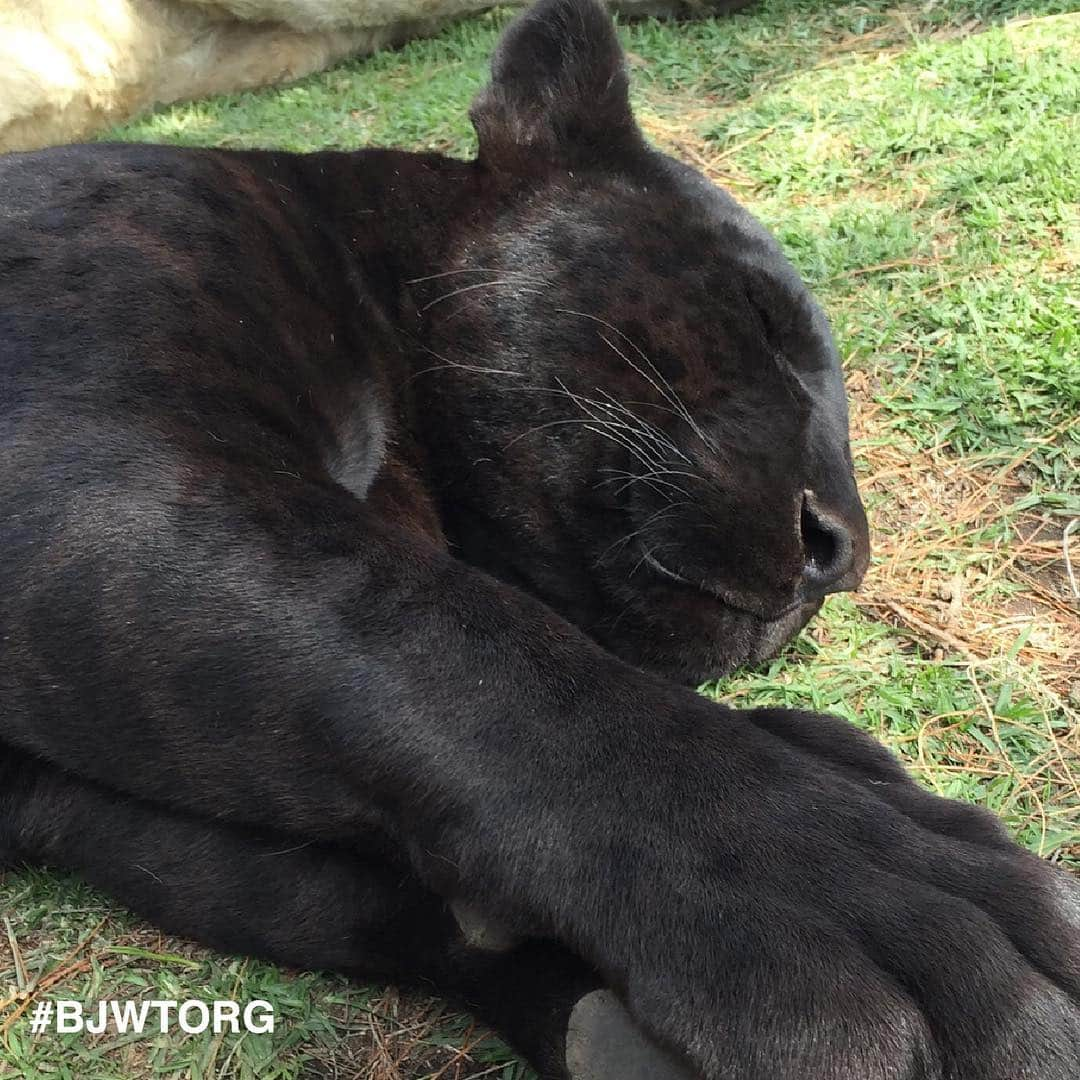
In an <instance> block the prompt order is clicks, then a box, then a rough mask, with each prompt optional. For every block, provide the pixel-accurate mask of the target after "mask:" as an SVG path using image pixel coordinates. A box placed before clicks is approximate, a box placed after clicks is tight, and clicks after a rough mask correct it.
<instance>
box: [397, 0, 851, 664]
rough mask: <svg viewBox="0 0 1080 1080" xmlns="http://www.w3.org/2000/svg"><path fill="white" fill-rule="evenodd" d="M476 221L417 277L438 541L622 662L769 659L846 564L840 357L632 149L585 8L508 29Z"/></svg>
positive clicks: (661, 166)
mask: <svg viewBox="0 0 1080 1080" xmlns="http://www.w3.org/2000/svg"><path fill="white" fill-rule="evenodd" d="M492 67H493V79H492V82H491V84H490V86H489V87H488V88H487V89H486V90H485V91H484V92H483V93H482V94H481V95H480V97H479V98H478V100H477V101H476V103H475V105H474V107H473V111H472V116H473V120H474V123H475V125H476V129H477V132H478V135H479V142H480V152H479V155H478V159H477V162H476V164H475V172H474V175H473V178H474V182H475V185H476V188H477V191H478V193H479V197H478V200H477V205H478V206H479V207H480V210H479V211H478V212H476V213H475V214H473V215H471V216H470V217H469V219H468V220H466V221H463V222H462V223H461V224H460V226H459V228H458V234H457V236H458V238H457V241H456V242H455V245H454V248H453V255H452V258H451V260H450V263H449V266H448V268H447V269H446V270H445V271H443V272H441V273H440V274H439V275H438V276H437V277H431V278H428V279H426V280H423V281H418V282H416V283H415V285H414V288H415V290H416V291H415V302H416V307H417V311H418V313H419V315H420V318H421V325H422V327H423V333H424V335H425V351H424V353H423V355H422V357H421V363H422V365H423V367H424V370H425V374H424V375H423V376H422V377H418V379H417V381H416V385H417V387H418V389H419V393H420V395H421V408H423V410H424V417H425V421H424V422H425V426H426V427H427V426H428V425H430V445H429V447H428V449H429V453H430V455H431V461H432V467H433V470H434V473H435V479H436V483H437V485H438V487H439V489H440V492H441V499H442V507H443V513H444V517H445V520H446V526H447V531H448V534H449V535H450V537H451V538H452V540H453V541H454V542H455V544H456V545H457V547H458V549H459V552H460V554H461V555H462V557H464V558H465V559H467V560H469V561H471V562H473V563H475V564H477V565H479V566H482V567H484V568H486V569H488V570H490V571H491V572H493V573H495V574H497V575H499V576H501V577H503V578H505V579H507V580H509V581H512V582H514V583H516V584H519V585H521V586H523V587H524V588H526V589H528V590H529V591H530V592H532V593H534V594H536V595H537V596H539V597H541V598H542V599H543V600H545V601H546V602H547V603H548V604H550V605H551V606H552V607H554V608H555V609H556V610H558V611H559V612H561V613H562V614H563V615H565V616H567V617H568V618H569V619H571V620H572V621H573V622H575V623H577V624H578V625H579V626H581V627H582V628H583V629H585V630H586V631H587V632H588V633H589V634H591V635H592V636H593V637H594V638H596V639H597V640H598V641H600V642H601V643H602V644H604V645H605V646H607V647H608V648H610V649H611V650H612V651H614V652H616V653H618V654H619V655H621V656H623V657H624V658H626V659H628V660H630V661H632V662H634V663H636V664H639V665H641V666H645V667H649V668H652V669H654V670H658V671H660V672H662V673H664V674H666V675H668V676H671V677H674V678H677V679H679V680H682V681H689V682H695V681H701V680H703V679H706V678H709V677H713V676H716V675H719V674H722V673H724V672H727V671H729V670H731V669H732V668H733V667H735V666H737V665H739V664H742V663H746V662H748V661H754V660H759V659H763V658H765V657H767V656H769V655H771V654H773V653H774V652H775V651H776V650H777V649H779V648H780V646H782V645H783V644H784V643H785V642H786V641H788V640H789V639H790V638H791V637H792V636H793V635H794V634H796V633H797V632H798V631H799V630H800V629H801V628H802V627H803V626H804V625H805V624H806V622H807V621H808V620H809V619H810V617H811V616H812V615H813V614H814V613H815V612H816V611H817V610H818V608H819V607H820V605H821V602H822V600H823V598H824V597H825V596H826V595H827V594H828V593H831V592H837V591H840V590H846V589H853V588H855V587H856V586H857V585H858V584H859V581H860V580H861V578H862V575H863V573H864V571H865V569H866V565H867V561H868V551H869V549H868V540H867V526H866V518H865V516H864V513H863V509H862V505H861V503H860V501H859V496H858V493H857V491H856V488H855V483H854V480H853V477H852V462H851V455H850V451H849V447H848V417H847V405H846V401H845V396H844V387H843V381H842V376H841V371H840V364H839V359H838V356H837V352H836V348H835V346H834V344H833V341H832V337H831V334H830V331H829V327H828V324H827V323H826V320H825V317H824V316H823V315H822V313H821V311H820V309H819V308H818V306H817V305H816V303H815V302H814V300H813V299H812V298H811V296H810V295H809V293H808V292H807V290H806V288H805V286H804V285H803V284H802V282H801V281H800V279H799V277H798V275H797V274H796V273H795V271H794V270H793V269H792V267H791V265H790V264H789V263H788V261H787V260H786V259H785V258H784V256H783V254H782V253H781V251H780V249H779V247H778V246H777V244H776V243H775V241H774V240H773V239H772V238H771V237H770V236H769V235H768V233H767V232H766V231H765V230H764V229H763V228H762V226H761V225H760V224H758V222H757V221H756V220H755V219H754V218H753V217H752V216H751V215H750V214H749V213H747V211H745V210H744V209H742V208H741V207H740V206H739V205H738V204H737V203H736V202H735V201H734V200H733V199H732V198H731V197H730V196H728V195H727V194H726V193H725V192H723V191H721V190H720V189H718V188H716V187H715V186H714V185H712V184H711V183H710V182H709V181H707V180H706V179H705V178H704V177H703V176H701V175H700V174H699V173H697V172H695V171H694V170H692V169H690V168H688V167H686V166H685V165H681V164H679V163H678V162H676V161H674V160H673V159H671V158H669V157H667V156H665V155H663V154H660V153H658V152H657V151H655V150H653V149H651V148H649V147H648V146H647V145H646V143H645V141H644V140H643V138H642V136H641V133H640V131H639V129H638V127H637V125H636V123H635V121H634V119H633V115H632V113H631V110H630V105H629V100H628V96H627V77H626V72H625V64H624V58H623V54H622V51H621V49H620V47H619V44H618V40H617V38H616V36H615V33H614V29H613V26H612V24H611V21H610V19H609V17H608V15H607V14H606V13H605V12H604V11H603V9H602V8H601V7H599V6H598V5H596V4H595V3H593V0H541V2H540V3H539V4H538V5H537V6H536V7H534V8H532V9H531V10H530V11H528V12H527V13H525V14H524V15H523V16H521V17H519V18H518V20H517V21H516V22H515V23H514V24H513V25H512V26H511V27H510V28H509V30H508V31H507V33H506V34H505V36H504V38H503V40H502V42H501V43H500V45H499V47H498V50H497V52H496V54H495V58H494V61H493V65H492Z"/></svg>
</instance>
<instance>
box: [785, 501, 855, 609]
mask: <svg viewBox="0 0 1080 1080" xmlns="http://www.w3.org/2000/svg"><path fill="white" fill-rule="evenodd" d="M799 527H800V529H801V531H802V545H803V592H804V594H805V595H806V596H807V598H813V599H819V598H820V597H822V596H824V595H825V594H826V593H829V592H835V591H837V588H838V587H839V586H837V583H838V582H839V581H841V579H843V578H844V577H846V576H847V574H848V572H849V571H850V570H851V568H852V566H853V565H854V561H855V551H854V544H853V543H852V539H851V534H850V533H849V532H848V530H847V528H846V527H845V526H844V525H842V524H841V523H840V522H838V521H836V520H835V519H834V518H832V517H830V516H829V515H828V514H825V513H823V512H822V511H821V510H819V509H818V507H817V506H816V505H815V502H814V497H813V494H812V493H811V492H809V491H808V492H806V494H805V495H804V496H803V504H802V513H801V516H800V520H799Z"/></svg>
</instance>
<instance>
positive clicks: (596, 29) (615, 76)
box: [470, 0, 641, 168]
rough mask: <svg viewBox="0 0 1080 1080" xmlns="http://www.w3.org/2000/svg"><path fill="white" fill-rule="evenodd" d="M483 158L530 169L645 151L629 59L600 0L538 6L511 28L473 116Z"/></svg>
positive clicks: (542, 1) (556, 0) (550, 0)
mask: <svg viewBox="0 0 1080 1080" xmlns="http://www.w3.org/2000/svg"><path fill="white" fill-rule="evenodd" d="M470 116H471V117H472V122H473V126H474V127H475V128H476V133H477V135H478V136H479V140H480V160H481V162H483V164H485V165H488V166H490V167H492V168H514V167H515V166H526V165H527V163H528V162H529V161H530V160H531V159H533V158H534V156H535V155H536V154H537V153H540V154H544V155H545V156H547V157H552V158H567V159H571V160H572V159H575V158H581V157H583V156H584V157H589V156H594V155H599V154H602V153H603V152H604V151H605V150H610V149H614V148H617V147H620V146H622V147H625V146H627V145H634V146H636V145H638V144H639V143H640V140H641V136H640V134H639V132H638V129H637V125H636V124H635V123H634V117H633V115H632V113H631V112H630V99H629V96H628V93H627V76H626V60H625V57H624V56H623V51H622V47H621V46H620V45H619V39H618V38H617V37H616V35H615V26H614V24H613V23H612V21H611V16H610V15H608V13H607V11H606V10H605V8H604V7H603V6H602V5H601V4H600V3H598V2H597V0H539V3H537V4H534V5H533V7H531V8H529V9H528V10H527V11H526V12H524V13H523V14H522V15H519V16H518V17H517V18H516V19H515V20H514V22H513V23H511V24H510V26H509V27H508V28H507V30H506V32H505V33H504V34H503V36H502V40H501V41H500V42H499V44H498V46H497V47H496V49H495V55H494V57H493V58H492V61H491V83H490V85H488V86H487V87H486V88H485V89H484V90H483V91H481V93H480V95H479V96H478V97H477V99H476V101H475V102H473V107H472V110H471V112H470Z"/></svg>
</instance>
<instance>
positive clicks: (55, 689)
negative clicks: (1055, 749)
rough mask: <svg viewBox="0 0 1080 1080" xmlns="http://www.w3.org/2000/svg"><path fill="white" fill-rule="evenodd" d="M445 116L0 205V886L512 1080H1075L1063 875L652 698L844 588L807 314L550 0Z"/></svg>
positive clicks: (214, 154) (841, 763)
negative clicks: (116, 909)
mask: <svg viewBox="0 0 1080 1080" xmlns="http://www.w3.org/2000/svg"><path fill="white" fill-rule="evenodd" d="M472 115H473V120H474V123H475V126H476V129H477V132H478V136H479V154H478V157H477V160H476V161H470V162H462V161H455V160H450V159H447V158H444V157H440V156H437V155H433V154H406V153H398V152H393V151H365V152H359V153H351V154H349V153H321V154H313V155H308V156H294V155H289V154H283V153H239V152H237V153H230V152H223V151H208V150H177V149H168V148H162V147H145V146H126V147H122V146H95V147H73V148H67V149H61V150H54V151H46V152H42V153H39V154H28V155H15V156H11V157H8V158H6V159H4V160H3V161H2V162H0V200H2V223H0V230H2V234H0V273H2V279H0V448H2V457H0V505H2V506H3V513H2V516H0V551H2V553H3V554H2V558H0V648H2V665H0V745H2V750H0V754H2V757H0V858H5V859H6V860H7V861H9V862H10V861H14V860H23V859H25V860H38V861H42V862H45V863H51V864H55V865H59V866H66V867H71V868H75V869H77V870H79V871H80V872H82V873H83V874H84V875H85V876H86V877H87V878H88V879H89V880H91V881H92V882H95V883H96V884H98V885H99V886H101V887H102V888H104V889H105V890H107V891H109V892H111V893H112V894H113V895H115V896H117V897H118V898H120V899H121V900H123V901H124V902H125V903H127V904H129V905H130V906H131V907H132V908H133V909H134V910H136V911H138V912H140V913H141V914H142V915H144V916H145V917H147V918H149V919H151V920H154V921H156V922H157V923H159V924H160V925H162V926H164V927H166V928H168V929H170V930H173V931H175V932H179V933H183V934H189V935H191V936H192V937H195V938H197V939H199V940H201V941H204V942H206V943H209V944H211V945H215V946H218V947H220V948H222V949H226V950H235V951H243V952H250V953H254V954H258V955H261V956H265V957H269V958H272V959H275V960H278V961H281V962H284V963H289V964H295V965H303V966H307V967H319V968H322V967H325V968H334V969H339V970H342V971H346V972H350V973H352V974H355V975H356V976H358V977H362V978H365V979H372V978H385V979H388V980H396V981H398V982H402V983H412V984H422V985H425V986H428V987H431V986H434V987H435V988H436V989H438V990H439V991H440V992H442V993H444V994H445V995H447V996H448V997H450V998H453V999H455V1000H457V1001H460V1002H463V1003H464V1004H466V1005H468V1006H469V1007H471V1008H473V1009H475V1010H476V1011H477V1012H478V1013H479V1014H480V1015H481V1016H483V1017H484V1018H485V1019H486V1020H488V1021H490V1022H491V1023H493V1024H495V1025H496V1026H497V1027H498V1028H499V1029H500V1030H502V1031H503V1032H505V1033H506V1034H507V1036H508V1037H509V1038H510V1039H511V1040H512V1041H513V1042H514V1043H515V1044H516V1045H517V1046H518V1047H519V1048H520V1049H521V1050H522V1051H523V1053H525V1054H526V1055H527V1056H528V1057H529V1058H530V1060H531V1061H533V1062H534V1064H535V1065H536V1067H537V1069H538V1070H539V1071H540V1073H541V1074H542V1075H543V1076H544V1077H546V1078H561V1080H565V1078H567V1077H572V1078H573V1080H587V1078H596V1077H607V1078H618V1080H645V1078H658V1080H663V1078H668V1080H674V1078H677V1077H678V1078H683V1077H695V1076H696V1077H704V1078H708V1080H736V1078H738V1080H920V1078H921V1080H946V1078H947V1080H1076V1077H1077V1076H1080V899H1078V896H1077V890H1076V888H1075V886H1074V885H1073V883H1072V882H1071V881H1070V880H1069V879H1068V878H1067V877H1066V876H1065V875H1064V874H1062V873H1060V872H1058V871H1056V870H1055V869H1054V868H1052V867H1050V866H1048V865H1046V864H1044V863H1042V862H1041V861H1040V860H1038V859H1036V858H1035V857H1034V856H1032V855H1029V854H1027V853H1025V852H1024V851H1022V850H1020V849H1019V848H1018V847H1016V846H1015V845H1013V844H1012V843H1011V842H1010V841H1009V840H1008V838H1007V837H1006V836H1005V835H1004V833H1003V831H1002V829H1001V828H1000V826H999V825H998V824H997V823H996V822H995V821H994V820H993V819H992V818H991V817H990V816H988V815H986V814H985V813H983V812H981V811H979V810H977V809H975V808H973V807H969V806H963V805H960V804H956V803H952V802H948V801H944V800H942V799H939V798H937V797H934V796H932V795H930V794H928V793H926V792H924V791H923V790H922V789H920V788H918V787H916V786H915V785H914V784H913V783H911V782H910V781H909V780H908V779H907V778H906V776H905V774H904V773H903V771H902V769H901V768H900V767H899V766H898V765H897V763H896V762H895V761H894V760H893V759H892V758H891V757H890V756H889V755H888V754H887V753H886V752H885V751H884V750H883V749H882V748H880V747H879V746H878V745H877V744H876V743H875V742H874V741H873V740H871V739H869V738H868V737H866V736H865V735H862V734H860V733H859V732H857V731H856V730H854V729H852V728H851V727H850V726H848V725H846V724H844V723H842V722H841V721H839V720H835V719H832V718H829V717H823V716H815V715H812V714H808V713H798V712H784V711H779V710H759V711H753V712H737V711H733V710H730V709H727V708H723V707H721V706H718V705H715V704H712V703H710V702H707V701H705V700H704V699H702V698H700V697H699V696H697V695H695V694H694V693H693V692H692V691H691V690H690V689H689V688H686V687H685V686H683V685H680V683H682V684H685V683H687V682H691V683H692V682H694V681H695V680H698V679H701V678H703V677H706V676H708V675H713V674H717V673H719V672H722V671H726V670H728V669H729V668H731V667H732V666H733V665H735V664H738V663H741V662H744V661H747V660H753V659H756V658H760V657H763V656H766V655H768V654H769V653H771V652H773V651H774V650H775V649H776V648H777V647H778V646H779V645H780V644H781V643H782V642H783V641H785V640H787V639H788V638H790V637H791V635H792V634H793V633H795V632H796V631H797V630H798V628H799V627H800V626H801V625H802V624H803V623H804V622H805V621H806V620H807V619H808V618H809V617H810V615H811V614H812V613H813V611H814V610H815V609H816V607H817V606H818V604H819V603H820V602H821V600H822V597H823V596H825V595H826V594H827V593H828V592H829V591H832V590H838V589H845V588H851V587H853V586H854V585H856V584H857V582H858V580H859V578H860V577H861V575H862V573H863V571H864V569H865V566H866V561H867V537H866V524H865V519H864V517H863V513H862V509H861V507H860V505H859V500H858V496H857V494H856V491H855V487H854V484H853V481H852V478H851V473H852V470H851V462H850V458H849V454H848V449H847V434H846V415H845V405H844V399H843V392H842V386H841V382H840V375H839V368H838V363H837V358H836V352H835V350H834V347H833V345H832V343H831V340H830V336H829V332H828V329H827V327H826V324H825V321H824V319H823V317H822V315H821V314H820V312H819V311H818V309H817V307H816V306H815V304H814V303H813V301H812V300H811V299H810V297H809V296H808V295H807V292H806V290H805V289H804V288H803V286H802V285H801V284H800V282H799V281H798V279H797V277H796V276H795V274H794V272H793V271H792V270H791V268H790V267H789V266H788V264H787V263H786V262H785V260H784V259H783V257H782V255H781V254H780V253H779V251H778V249H777V247H776V245H775V244H774V243H773V242H772V241H771V240H770V239H769V238H768V237H767V235H766V234H765V233H764V231H763V230H762V229H761V228H760V226H758V225H757V224H756V223H755V222H754V221H753V220H752V219H751V218H750V217H749V215H747V214H746V213H745V212H744V211H742V210H741V209H739V208H738V207H737V206H736V205H735V204H734V203H733V202H732V201H731V200H730V199H729V198H728V197H727V196H726V195H724V194H723V193H721V192H719V191H717V190H716V189H714V188H713V187H711V186H710V185H709V184H708V183H707V182H706V181H705V180H704V179H703V178H701V177H700V176H698V175H697V174H695V173H694V172H692V171H691V170H689V169H687V168H685V167H683V166H681V165H678V164H676V163H675V162H674V161H672V160H670V159H669V158H667V157H665V156H663V155H661V154H659V153H657V152H655V151H654V150H652V149H650V148H648V147H647V146H646V145H645V143H644V141H643V139H642V137H641V135H640V133H639V131H638V128H637V127H636V125H635V123H634V120H633V117H632V115H631V112H630V108H629V105H628V100H627V85H626V76H625V72H624V67H623V59H622V55H621V52H620V50H619V47H618V44H617V41H616V38H615V35H614V33H613V30H612V27H611V24H610V22H609V20H608V18H607V16H606V15H605V14H604V13H603V11H602V10H601V9H600V8H599V7H598V6H594V5H593V3H592V0H541V3H540V4H539V5H538V6H537V7H535V8H533V9H532V10H531V11H529V12H528V13H526V14H525V15H523V16H522V17H520V18H519V19H518V20H517V21H516V22H515V23H514V24H513V25H512V27H511V28H510V29H509V31H508V32H507V33H506V35H505V37H504V39H503V41H502V42H501V44H500V45H499V48H498V51H497V53H496V56H495V59H494V63H493V77H492V81H491V84H490V86H489V87H488V88H487V89H486V90H485V91H484V92H483V93H482V94H481V95H480V97H479V99H478V100H477V102H476V103H475V105H474V108H473V114H472ZM631 1018H632V1020H631ZM645 1033H647V1035H648V1038H647V1037H646V1034H645Z"/></svg>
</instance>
